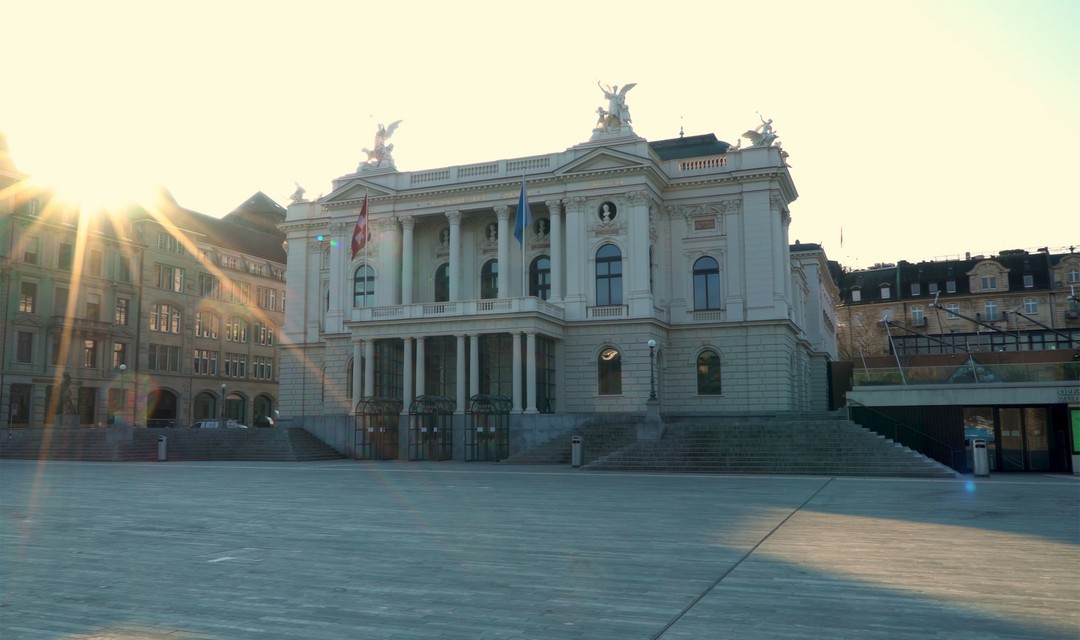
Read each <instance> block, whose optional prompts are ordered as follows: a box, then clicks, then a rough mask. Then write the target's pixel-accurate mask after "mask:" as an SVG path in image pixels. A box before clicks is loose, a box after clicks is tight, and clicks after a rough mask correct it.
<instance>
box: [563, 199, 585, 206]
mask: <svg viewBox="0 0 1080 640" xmlns="http://www.w3.org/2000/svg"><path fill="white" fill-rule="evenodd" d="M585 199H586V198H585V196H570V197H569V198H563V204H565V205H566V206H567V207H574V208H575V209H580V208H581V207H584V206H585Z"/></svg>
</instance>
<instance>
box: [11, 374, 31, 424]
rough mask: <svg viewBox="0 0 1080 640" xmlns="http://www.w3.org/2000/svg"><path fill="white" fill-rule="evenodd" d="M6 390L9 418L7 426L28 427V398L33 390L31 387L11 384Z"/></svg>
mask: <svg viewBox="0 0 1080 640" xmlns="http://www.w3.org/2000/svg"><path fill="white" fill-rule="evenodd" d="M8 389H9V391H8V402H9V406H8V415H9V416H10V418H11V421H10V423H9V424H21V425H29V423H30V397H31V394H32V392H33V390H34V388H33V386H31V385H28V384H13V385H11V386H10V387H8Z"/></svg>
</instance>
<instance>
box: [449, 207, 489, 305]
mask: <svg viewBox="0 0 1080 640" xmlns="http://www.w3.org/2000/svg"><path fill="white" fill-rule="evenodd" d="M446 219H447V220H449V221H450V302H457V301H458V300H461V212H460V211H447V212H446ZM499 267H502V265H499Z"/></svg>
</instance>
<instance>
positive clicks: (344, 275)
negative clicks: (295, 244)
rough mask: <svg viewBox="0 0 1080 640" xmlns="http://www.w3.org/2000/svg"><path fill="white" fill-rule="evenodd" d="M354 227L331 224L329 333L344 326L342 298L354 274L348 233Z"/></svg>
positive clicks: (344, 224) (337, 331) (335, 331)
mask: <svg viewBox="0 0 1080 640" xmlns="http://www.w3.org/2000/svg"><path fill="white" fill-rule="evenodd" d="M354 219H355V216H354ZM346 228H347V229H348V230H346ZM352 229H353V225H350V224H347V223H335V224H332V225H330V237H331V238H333V242H331V248H330V304H329V306H328V308H327V310H326V324H325V326H324V327H323V328H324V330H325V331H326V332H327V333H340V332H341V330H342V327H343V324H342V323H343V321H344V316H345V311H344V301H343V300H342V298H343V297H344V295H345V290H346V286H347V283H348V282H349V281H350V280H351V275H352V274H351V273H349V268H350V266H351V265H352V251H351V250H347V249H345V247H350V246H352V242H351V238H350V236H349V235H348V233H350V232H351V231H352ZM347 238H348V239H350V241H349V242H346V239H347Z"/></svg>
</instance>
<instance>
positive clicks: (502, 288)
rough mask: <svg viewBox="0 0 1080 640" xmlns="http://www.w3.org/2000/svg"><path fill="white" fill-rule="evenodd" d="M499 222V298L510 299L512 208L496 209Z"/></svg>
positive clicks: (499, 207) (498, 207) (501, 206)
mask: <svg viewBox="0 0 1080 640" xmlns="http://www.w3.org/2000/svg"><path fill="white" fill-rule="evenodd" d="M495 217H496V218H498V220H499V297H500V298H509V297H510V231H509V230H510V224H509V222H508V221H509V220H510V207H508V206H506V205H499V206H497V207H495Z"/></svg>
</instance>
